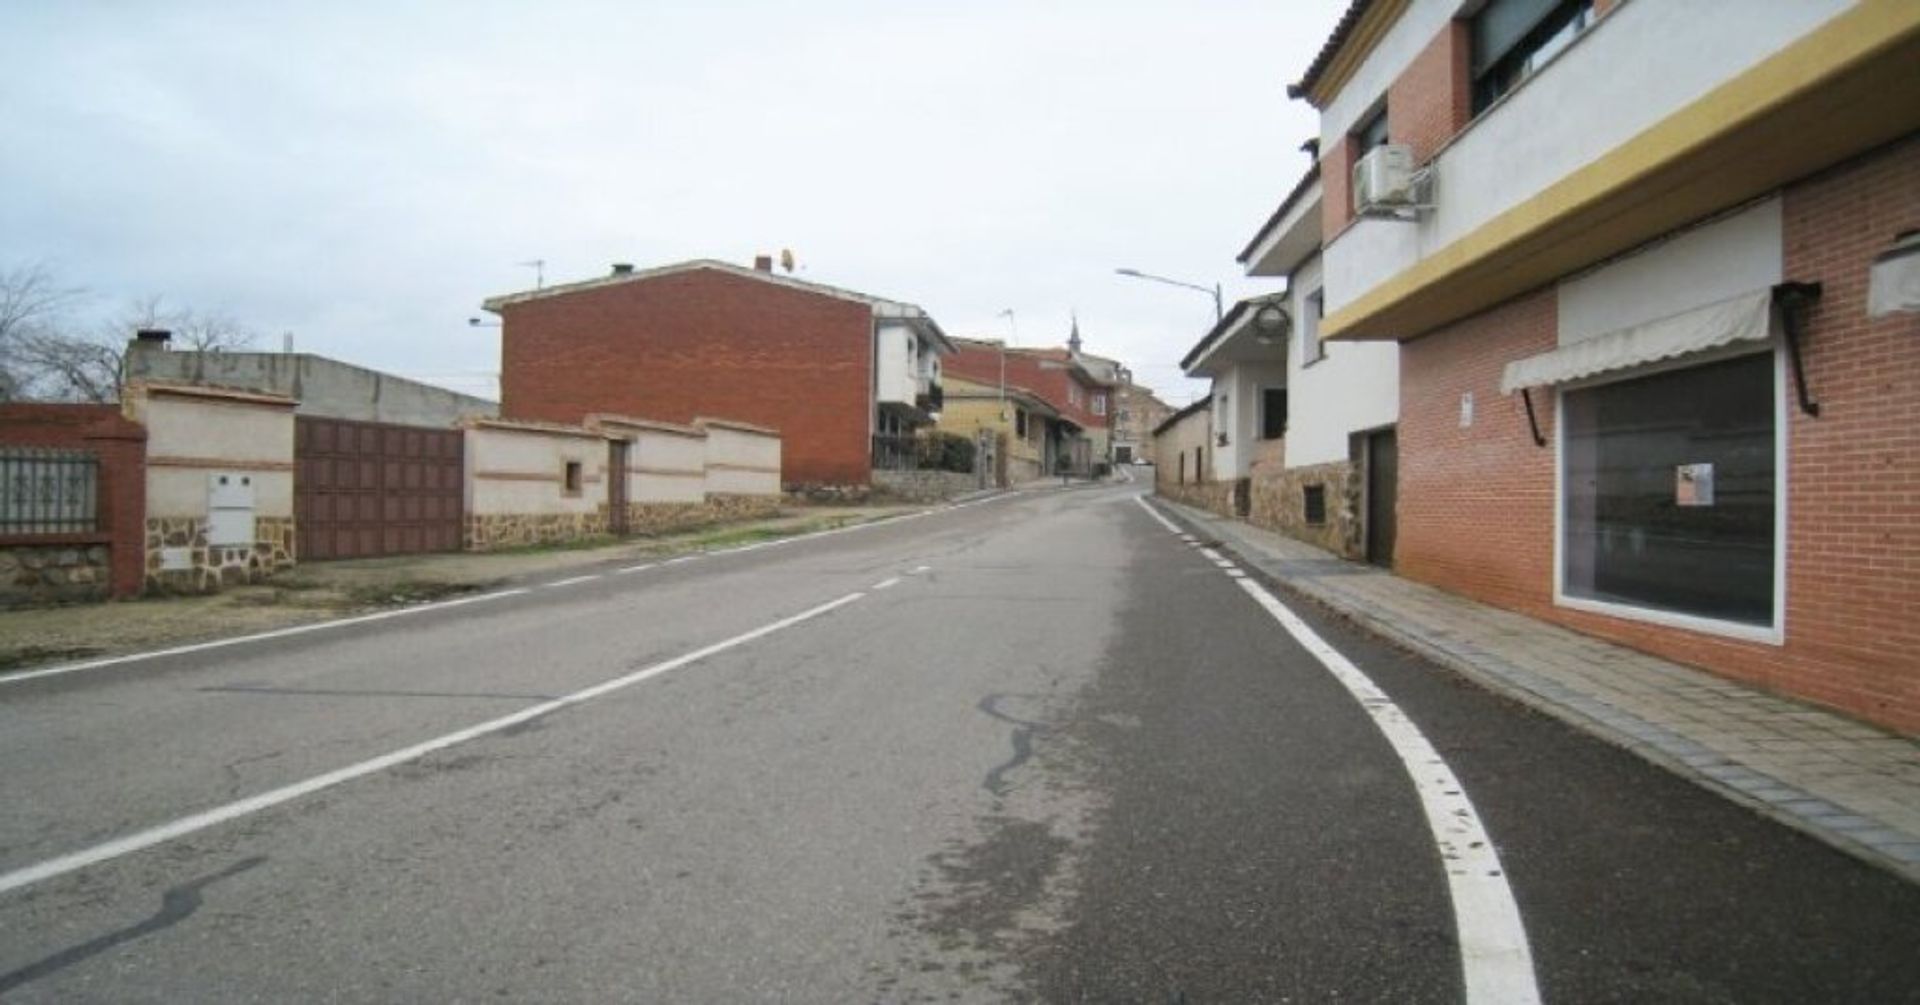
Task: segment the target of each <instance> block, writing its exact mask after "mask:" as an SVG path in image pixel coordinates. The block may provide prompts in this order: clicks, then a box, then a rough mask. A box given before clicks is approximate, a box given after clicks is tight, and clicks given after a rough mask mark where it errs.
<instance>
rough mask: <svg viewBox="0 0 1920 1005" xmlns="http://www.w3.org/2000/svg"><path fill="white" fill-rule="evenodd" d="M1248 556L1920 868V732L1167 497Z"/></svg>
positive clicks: (1467, 668)
mask: <svg viewBox="0 0 1920 1005" xmlns="http://www.w3.org/2000/svg"><path fill="white" fill-rule="evenodd" d="M1154 502H1155V504H1156V505H1157V506H1159V507H1160V508H1161V509H1162V510H1164V511H1168V512H1171V513H1173V514H1174V515H1175V516H1178V517H1180V518H1183V519H1184V520H1185V521H1186V522H1187V523H1189V524H1191V525H1193V526H1195V527H1197V528H1199V529H1200V532H1201V533H1202V534H1203V535H1205V536H1210V537H1212V538H1215V539H1217V540H1219V541H1220V542H1222V543H1223V544H1224V545H1225V546H1226V547H1227V548H1229V549H1231V550H1233V551H1235V552H1237V553H1238V554H1239V556H1240V557H1241V558H1242V559H1243V560H1245V561H1246V562H1247V563H1248V564H1250V565H1252V566H1254V567H1255V568H1258V569H1260V570H1261V571H1262V572H1265V573H1266V574H1267V575H1269V576H1271V577H1273V578H1274V579H1276V580H1278V581H1280V582H1282V583H1284V584H1285V585H1287V586H1289V587H1291V588H1292V589H1294V590H1297V591H1298V592H1300V593H1302V594H1304V595H1306V596H1308V597H1310V598H1312V599H1314V600H1317V601H1319V602H1321V603H1323V604H1326V605H1327V606H1328V607H1331V608H1333V609H1334V610H1336V611H1338V612H1340V613H1341V614H1344V615H1346V616H1347V617H1349V618H1352V619H1353V620H1355V621H1357V622H1359V623H1361V624H1363V625H1365V626H1366V627H1367V628H1369V629H1371V630H1373V631H1374V632H1376V633H1378V634H1380V635H1384V636H1386V637H1387V638H1389V639H1392V640H1393V641H1395V642H1397V643H1399V644H1400V645H1402V646H1405V647H1406V648H1408V649H1411V650H1413V651H1414V652H1417V653H1419V654H1420V655H1422V656H1425V657H1427V658H1428V659H1431V660H1433V661H1434V662H1436V663H1439V664H1440V665H1442V666H1445V667H1448V668H1449V669H1452V670H1455V671H1457V672H1459V673H1460V674H1462V675H1464V676H1466V677H1468V678H1470V679H1472V680H1475V681H1478V682H1480V683H1482V684H1484V685H1486V686H1488V687H1491V688H1493V689H1495V690H1497V691H1500V692H1501V693H1504V694H1507V695H1509V696H1512V697H1514V698H1516V699H1518V700H1520V701H1523V702H1525V703H1527V704H1528V705H1531V706H1533V707H1534V708H1536V709H1539V710H1541V711H1543V712H1546V713H1548V714H1550V715H1553V716H1555V717H1557V718H1560V719H1562V720H1565V721H1567V722H1569V723H1572V724H1573V725H1575V726H1577V727H1579V728H1581V729H1583V730H1586V731H1587V732H1589V733H1593V734H1595V735H1597V736H1599V737H1600V738H1601V739H1604V740H1607V741H1609V742H1611V743H1615V744H1617V745H1619V746H1623V747H1625V748H1627V749H1628V750H1631V751H1633V752H1634V753H1636V754H1638V755H1640V756H1641V757H1643V758H1646V759H1647V760H1649V761H1652V762H1653V763H1655V764H1658V765H1660V766H1662V767H1664V768H1667V769H1669V770H1671V771H1673V772H1675V773H1676V774H1679V775H1680V776H1682V777H1684V778H1688V779H1690V780H1692V781H1694V782H1696V783H1698V784H1700V785H1702V786H1705V787H1706V788H1708V789H1711V790H1713V791H1715V792H1718V793H1720V794H1722V795H1724V796H1726V797H1728V798H1730V799H1732V800H1734V801H1735V802H1738V803H1741V804H1743V805H1746V806H1750V807H1752V808H1754V809H1756V810H1758V811H1759V812H1761V813H1764V814H1766V815H1767V816H1769V817H1772V818H1773V819H1775V820H1778V821H1780V822H1781V823H1784V824H1787V825H1788V826H1791V827H1796V828H1799V829H1800V830H1802V831H1805V832H1807V833H1808V834H1811V835H1813V836H1815V837H1817V838H1819V839H1821V840H1823V841H1825V842H1827V843H1828V844H1831V845H1833V846H1834V847H1836V848H1839V849H1841V850H1843V851H1846V852H1848V853H1850V854H1853V855H1856V856H1859V857H1860V858H1863V859H1866V860H1867V861H1869V862H1873V863H1874V864H1876V865H1879V866H1882V867H1884V868H1887V869H1890V870H1892V871H1893V872H1895V873H1898V874H1899V875H1902V876H1904V877H1906V878H1907V879H1909V880H1913V881H1915V882H1920V742H1915V741H1914V740H1912V739H1908V738H1905V737H1901V736H1898V735H1896V734H1893V733H1888V732H1886V731H1884V730H1881V729H1878V728H1875V727H1873V726H1869V725H1866V724H1864V723H1860V722H1857V721H1855V720H1853V719H1849V718H1847V717H1845V716H1843V715H1839V714H1837V713H1833V712H1828V711H1825V710H1822V709H1820V708H1816V707H1814V706H1811V705H1806V704H1803V703H1801V702H1797V701H1794V700H1792V699H1789V698H1783V697H1781V696H1779V695H1774V694H1769V693H1767V692H1764V691H1761V690H1758V689H1756V688H1752V687H1747V686H1745V685H1742V684H1738V683H1735V682H1733V681H1729V680H1725V679H1723V678H1720V677H1715V676H1713V675H1711V674H1708V673H1705V672H1703V671H1699V670H1695V669H1692V668H1690V667H1686V666H1682V665H1680V664H1678V663H1673V662H1670V661H1668V660H1664V659H1661V658H1659V657H1657V656H1650V655H1647V654H1645V653H1641V652H1636V651H1634V650H1632V649H1628V648H1626V647H1624V646H1618V645H1614V644H1613V643H1610V642H1605V641H1602V640H1600V639H1596V638H1592V637H1589V636H1585V635H1581V634H1579V633H1577V632H1573V631H1571V630H1568V629H1565V628H1561V627H1559V626H1558V625H1551V624H1548V623H1546V622H1543V621H1539V620H1536V619H1534V618H1529V617H1527V616H1525V615H1521V614H1515V613H1513V612H1511V611H1504V610H1501V609H1499V608H1495V607H1489V606H1487V605H1485V604H1481V603H1477V602H1475V601H1472V600H1468V599H1466V598H1464V597H1460V596H1456V595H1454V594H1451V593H1447V592H1445V591H1442V590H1439V589H1435V588H1434V587H1430V586H1425V585H1422V584H1419V583H1414V582H1411V581H1409V580H1405V579H1402V578H1400V577H1398V576H1395V575H1393V574H1392V573H1390V572H1386V571H1385V570H1382V569H1376V568H1373V567H1371V566H1365V565H1360V564H1358V563H1354V562H1348V561H1345V560H1343V559H1340V558H1337V557H1335V556H1334V555H1332V554H1331V553H1329V552H1325V551H1322V550H1320V549H1319V548H1316V547H1314V546H1312V545H1309V544H1305V543H1303V542H1300V541H1295V540H1293V539H1292V538H1288V537H1284V536H1282V535H1280V534H1276V533H1273V532H1270V531H1266V530H1261V529H1259V528H1257V527H1253V526H1250V525H1248V524H1246V523H1243V522H1240V521H1238V520H1227V519H1223V518H1220V517H1217V516H1214V515H1212V514H1210V513H1206V512H1204V511H1201V510H1198V509H1194V508H1192V507H1189V506H1184V505H1180V504H1177V503H1172V502H1169V501H1168V500H1165V499H1159V498H1156V499H1155V500H1154Z"/></svg>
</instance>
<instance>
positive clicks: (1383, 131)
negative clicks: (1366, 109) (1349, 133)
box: [1353, 105, 1387, 161]
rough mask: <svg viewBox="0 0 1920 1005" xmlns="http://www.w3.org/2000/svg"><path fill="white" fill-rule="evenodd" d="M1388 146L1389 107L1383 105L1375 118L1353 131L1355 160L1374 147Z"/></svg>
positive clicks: (1374, 114)
mask: <svg viewBox="0 0 1920 1005" xmlns="http://www.w3.org/2000/svg"><path fill="white" fill-rule="evenodd" d="M1386 145H1387V106H1386V105H1381V106H1380V110H1379V111H1377V112H1375V113H1373V117H1372V118H1370V119H1368V120H1366V122H1364V123H1362V124H1361V126H1360V128H1358V129H1355V130H1354V131H1353V159H1354V160H1356V161H1357V160H1359V159H1360V158H1362V157H1365V156H1366V155H1367V151H1369V150H1372V149H1373V148H1374V147H1383V146H1386Z"/></svg>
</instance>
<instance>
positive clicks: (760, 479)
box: [702, 424, 780, 495]
mask: <svg viewBox="0 0 1920 1005" xmlns="http://www.w3.org/2000/svg"><path fill="white" fill-rule="evenodd" d="M702 428H704V429H705V430H706V431H707V444H706V446H707V457H706V464H707V480H706V485H707V491H708V492H713V493H725V494H728V495H779V494H780V437H779V436H777V435H774V434H772V433H764V432H756V431H753V430H748V429H739V428H735V427H731V426H722V425H712V424H702Z"/></svg>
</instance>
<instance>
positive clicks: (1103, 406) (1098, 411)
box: [1093, 394, 1107, 415]
mask: <svg viewBox="0 0 1920 1005" xmlns="http://www.w3.org/2000/svg"><path fill="white" fill-rule="evenodd" d="M1093 414H1095V415H1105V414H1107V396H1106V395H1104V394H1096V395H1094V396H1093Z"/></svg>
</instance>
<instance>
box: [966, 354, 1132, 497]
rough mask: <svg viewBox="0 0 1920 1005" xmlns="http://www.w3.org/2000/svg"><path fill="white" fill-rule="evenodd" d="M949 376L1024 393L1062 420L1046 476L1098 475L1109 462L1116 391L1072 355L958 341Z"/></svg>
mask: <svg viewBox="0 0 1920 1005" xmlns="http://www.w3.org/2000/svg"><path fill="white" fill-rule="evenodd" d="M953 345H954V347H955V350H956V351H955V352H954V355H953V356H952V357H951V358H950V359H948V360H947V372H949V373H951V374H952V375H954V376H955V377H963V378H965V379H967V380H969V381H972V382H973V383H975V384H984V385H988V386H994V387H998V386H1000V385H1001V384H1003V383H1004V384H1008V385H1011V386H1016V387H1021V388H1025V389H1026V390H1028V391H1031V392H1032V393H1034V394H1036V395H1038V396H1039V397H1041V398H1043V399H1045V401H1046V402H1047V403H1048V404H1049V405H1051V406H1052V407H1053V408H1054V409H1055V410H1056V411H1057V412H1058V413H1059V414H1058V417H1057V418H1056V419H1053V420H1051V421H1053V422H1054V423H1056V426H1054V427H1053V428H1056V429H1057V430H1058V443H1057V445H1056V446H1055V447H1053V448H1050V449H1049V452H1048V456H1047V458H1046V462H1047V469H1046V471H1045V473H1046V474H1057V473H1059V472H1060V471H1062V470H1065V471H1067V472H1069V473H1072V474H1076V475H1081V476H1085V475H1089V474H1092V473H1093V470H1094V465H1095V464H1105V463H1107V461H1108V446H1109V442H1110V441H1109V434H1108V420H1109V414H1110V412H1111V410H1112V409H1111V396H1112V390H1113V389H1112V387H1111V386H1109V385H1108V383H1107V382H1105V381H1103V380H1101V379H1100V378H1099V377H1098V376H1096V375H1095V374H1094V372H1093V371H1092V370H1091V369H1089V368H1088V367H1087V366H1086V365H1085V364H1083V363H1082V362H1081V361H1080V360H1078V359H1077V358H1075V356H1074V354H1073V352H1072V351H1071V350H1069V349H1059V348H1046V349H1042V348H1031V349H1028V348H1012V347H1008V346H1005V345H1003V344H1001V343H999V342H996V341H991V340H984V339H954V340H953Z"/></svg>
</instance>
